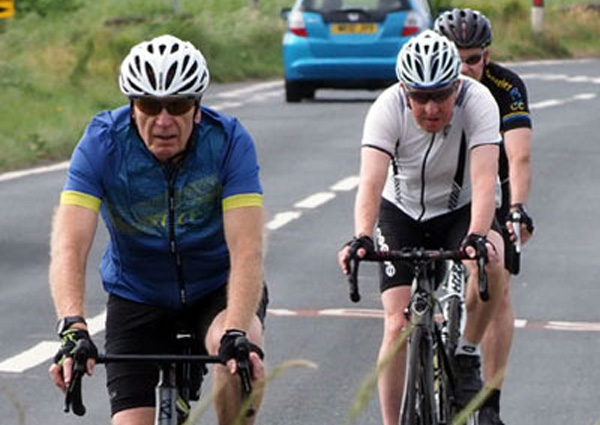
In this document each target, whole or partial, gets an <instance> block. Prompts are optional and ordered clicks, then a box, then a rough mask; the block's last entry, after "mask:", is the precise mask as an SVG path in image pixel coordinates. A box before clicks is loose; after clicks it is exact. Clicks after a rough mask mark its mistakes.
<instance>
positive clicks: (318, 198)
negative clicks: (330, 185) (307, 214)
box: [294, 192, 335, 209]
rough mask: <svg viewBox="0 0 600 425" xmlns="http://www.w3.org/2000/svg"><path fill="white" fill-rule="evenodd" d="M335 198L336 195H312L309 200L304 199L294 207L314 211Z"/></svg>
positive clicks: (319, 193) (322, 193) (327, 193)
mask: <svg viewBox="0 0 600 425" xmlns="http://www.w3.org/2000/svg"><path fill="white" fill-rule="evenodd" d="M333 198H335V193H331V192H318V193H315V194H313V195H310V196H309V197H307V198H304V199H303V200H301V201H298V202H296V203H295V204H294V207H296V208H308V209H314V208H317V207H320V206H321V205H323V204H324V203H326V202H328V201H330V200H332V199H333Z"/></svg>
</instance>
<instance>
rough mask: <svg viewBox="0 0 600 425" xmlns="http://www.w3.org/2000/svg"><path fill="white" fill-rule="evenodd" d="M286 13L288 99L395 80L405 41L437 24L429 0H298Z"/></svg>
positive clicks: (285, 65) (285, 51) (284, 61)
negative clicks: (398, 56)
mask: <svg viewBox="0 0 600 425" xmlns="http://www.w3.org/2000/svg"><path fill="white" fill-rule="evenodd" d="M283 16H284V17H285V18H286V19H287V23H288V29H287V32H286V34H285V35H284V37H283V63H284V71H285V93H286V100H287V101H288V102H299V101H301V100H302V99H304V98H307V99H311V98H314V96H315V90H316V89H318V88H325V87H327V88H357V89H377V88H381V87H384V86H386V85H389V84H391V83H393V82H394V81H396V73H395V65H396V56H397V54H398V52H399V51H400V48H401V47H402V44H403V43H405V42H406V41H407V40H408V39H409V38H410V37H412V36H413V35H415V34H417V33H419V32H420V31H422V30H424V29H426V28H429V27H430V26H431V12H430V9H429V6H428V3H427V0H297V1H296V3H295V4H294V6H293V7H292V8H291V9H284V10H283Z"/></svg>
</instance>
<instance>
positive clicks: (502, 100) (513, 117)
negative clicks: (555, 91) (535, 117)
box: [496, 74, 532, 133]
mask: <svg viewBox="0 0 600 425" xmlns="http://www.w3.org/2000/svg"><path fill="white" fill-rule="evenodd" d="M511 86H512V87H510V89H508V90H501V91H499V92H498V98H497V99H496V101H497V102H498V105H499V107H500V117H501V122H500V130H501V131H502V132H503V133H504V132H507V131H509V130H513V129H515V128H522V127H525V128H531V127H532V124H531V116H530V114H529V103H528V101H527V89H526V88H525V84H524V83H523V80H521V79H520V78H519V77H517V76H516V75H514V74H513V78H512V79H511Z"/></svg>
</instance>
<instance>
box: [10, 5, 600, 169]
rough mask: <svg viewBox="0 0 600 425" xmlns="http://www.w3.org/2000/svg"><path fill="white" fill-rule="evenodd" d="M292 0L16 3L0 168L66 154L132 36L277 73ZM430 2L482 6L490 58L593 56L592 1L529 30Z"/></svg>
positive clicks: (519, 15) (216, 69) (243, 71)
mask: <svg viewBox="0 0 600 425" xmlns="http://www.w3.org/2000/svg"><path fill="white" fill-rule="evenodd" d="M292 3H293V1H292V0H260V1H259V2H258V7H253V6H252V5H253V2H252V1H250V0H227V1H222V0H203V1H201V2H199V1H197V0H179V1H178V2H175V1H174V0H129V1H127V2H123V1H121V0H103V1H93V0H21V1H20V2H18V3H17V7H18V8H19V10H17V16H16V18H15V19H12V20H8V21H6V20H5V21H0V52H2V53H1V56H0V84H1V86H2V87H3V88H4V90H3V96H2V98H3V102H0V172H2V171H8V170H13V169H18V168H23V167H26V166H30V165H34V164H43V163H48V162H54V161H57V160H64V159H65V158H68V156H69V155H70V153H71V151H72V149H73V147H74V145H75V144H76V143H77V140H78V139H79V137H80V135H81V133H82V131H83V130H84V127H85V125H86V124H87V122H88V121H89V119H90V118H91V116H93V115H94V114H95V113H96V112H98V111H100V110H103V109H109V108H113V107H116V106H117V105H119V104H121V103H123V101H124V99H123V97H122V95H121V94H120V92H119V90H118V87H117V75H118V69H119V64H120V62H121V60H122V58H123V57H124V56H125V55H126V54H127V52H128V51H129V49H130V48H131V46H132V45H134V44H136V43H138V42H139V41H140V40H145V39H149V38H152V37H154V36H157V35H160V34H164V33H171V34H174V35H176V36H178V37H181V38H183V39H186V40H190V41H192V42H193V43H194V44H196V45H197V46H199V47H200V48H201V50H202V51H203V53H204V54H205V56H206V57H207V60H208V64H209V68H210V70H211V74H212V79H213V81H215V82H230V81H242V80H250V79H263V78H280V77H281V76H282V74H283V72H282V60H281V37H282V35H283V32H284V31H285V24H284V22H283V21H282V20H281V19H280V16H279V13H280V10H281V8H282V7H284V6H290V5H291V4H292ZM437 3H441V4H443V5H444V6H453V7H472V8H475V9H480V10H482V11H483V12H484V13H486V14H487V15H488V16H489V17H490V19H491V20H492V25H493V31H494V42H493V45H492V50H493V55H494V58H495V59H498V60H515V59H533V58H567V57H582V56H600V48H598V43H597V34H600V11H599V9H600V7H598V8H586V7H582V6H576V5H575V6H573V5H572V4H571V3H577V2H576V1H574V0H570V1H568V2H565V1H559V0H548V1H547V5H548V7H547V8H546V14H545V29H544V32H543V33H542V34H540V35H536V34H533V33H532V31H531V26H530V22H529V10H530V8H529V5H526V4H524V2H522V1H518V0H503V1H497V2H490V1H485V0H468V1H441V2H437ZM175 4H179V7H178V8H177V9H175V8H174V5H175ZM19 5H21V6H19Z"/></svg>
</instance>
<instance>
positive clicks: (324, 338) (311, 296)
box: [0, 59, 600, 425]
mask: <svg viewBox="0 0 600 425" xmlns="http://www.w3.org/2000/svg"><path fill="white" fill-rule="evenodd" d="M512 68H513V69H515V70H517V71H518V72H519V73H521V74H522V75H523V76H524V77H525V81H526V83H527V85H528V89H529V95H530V104H531V106H532V114H533V118H534V126H535V132H534V147H533V149H534V151H533V161H534V165H533V169H534V185H533V191H532V194H531V199H530V212H531V214H532V215H533V217H534V218H535V220H536V234H535V238H534V240H533V241H532V242H531V243H530V244H529V245H528V246H527V247H526V249H525V253H524V263H523V267H522V273H521V275H520V276H518V277H516V278H515V279H514V280H513V295H514V300H515V308H516V313H517V318H518V319H519V321H518V326H519V327H518V329H517V332H516V335H515V341H514V349H513V352H512V357H511V363H510V368H509V370H508V373H507V377H506V383H505V390H504V393H503V403H502V404H503V418H504V421H505V422H506V424H508V425H518V424H527V425H547V424H565V423H569V424H573V425H594V424H597V423H598V421H599V420H600V407H599V403H598V402H599V401H600V396H599V394H600V388H599V387H600V384H599V383H600V367H598V366H599V361H598V353H599V352H600V333H599V332H600V310H599V309H598V307H597V305H598V300H600V286H599V285H598V279H597V275H598V266H597V261H596V260H595V254H596V252H597V251H598V248H599V244H600V242H599V241H600V230H599V227H598V225H597V223H596V222H594V221H593V220H594V218H595V217H597V213H596V212H597V211H598V210H599V209H600V190H598V182H599V181H600V167H599V164H600V144H599V143H598V142H599V141H600V137H599V136H598V132H597V129H596V126H597V125H598V117H599V116H600V96H599V94H600V60H597V59H596V60H586V61H572V62H556V63H532V64H514V65H512ZM376 94H377V93H376V92H368V91H329V90H322V91H318V92H317V97H316V100H315V101H313V102H305V103H301V104H294V105H288V104H286V103H285V102H284V101H283V88H282V82H281V81H273V82H266V83H259V84H251V85H248V84H244V85H228V86H214V87H212V89H211V92H210V93H209V95H208V96H207V97H206V103H207V104H209V105H215V106H217V107H218V108H219V109H221V110H223V111H224V112H226V113H230V114H233V115H236V116H238V117H239V118H240V120H241V121H242V123H243V124H244V125H245V126H246V127H247V128H248V129H249V130H250V132H251V133H252V134H253V136H254V138H255V140H256V143H257V147H258V152H259V159H260V161H261V164H262V180H263V185H264V189H265V203H266V206H267V209H268V212H269V230H268V251H267V258H266V270H267V280H268V284H269V288H270V292H271V302H270V305H269V307H270V313H271V314H270V315H269V317H268V319H267V329H266V341H267V344H266V349H267V353H268V364H269V366H270V368H271V370H274V369H275V368H276V367H277V366H278V365H280V364H281V363H282V362H284V361H286V360H290V359H304V360H307V361H310V362H312V363H314V364H316V365H318V368H317V369H312V368H308V367H297V368H290V369H287V370H285V371H284V372H283V373H282V374H281V375H280V376H279V377H277V378H276V379H274V380H273V381H272V382H271V383H270V385H269V388H268V390H267V394H266V397H265V403H264V406H263V409H262V411H261V414H260V421H259V423H261V424H265V425H288V424H289V425H300V424H302V425H308V424H310V425H334V424H340V425H341V424H344V423H347V420H348V419H347V418H348V411H349V409H350V407H351V406H352V405H353V403H354V399H355V396H356V394H357V391H358V389H359V387H360V386H361V384H362V382H363V380H364V379H365V378H366V377H367V376H368V375H369V374H370V373H371V372H372V370H373V366H374V362H375V358H376V353H377V348H378V345H379V340H380V337H381V328H382V321H381V318H380V309H381V304H380V301H379V296H378V292H377V289H376V288H377V283H376V279H375V269H374V268H373V267H371V266H366V267H364V268H362V270H361V278H362V280H361V282H362V285H361V287H362V292H363V300H362V301H361V303H360V304H352V303H351V302H350V301H349V299H348V295H347V292H348V291H347V287H346V284H345V282H344V279H343V277H342V275H341V273H340V271H339V270H338V269H337V265H336V262H335V254H336V252H337V250H338V248H339V247H340V246H341V245H342V243H344V242H345V241H346V240H347V239H348V238H349V237H350V236H351V233H352V205H353V200H354V194H355V191H354V188H355V186H354V183H355V180H354V179H353V177H355V176H356V175H357V172H358V160H359V144H360V136H361V131H362V122H363V119H364V115H365V113H366V111H367V109H368V107H369V105H370V103H371V102H372V101H373V100H374V99H375V96H376ZM59 168H60V167H59ZM64 175H65V171H64V169H59V170H56V171H46V172H41V173H38V174H25V175H23V176H14V175H4V176H0V205H2V207H1V209H0V291H1V293H2V300H1V301H0V317H1V318H2V320H1V321H0V340H1V341H2V344H1V346H0V412H2V416H1V419H0V423H1V424H2V425H5V424H6V425H12V424H19V425H21V424H27V425H46V424H48V423H52V424H59V423H60V424H67V425H70V424H73V425H74V424H83V423H108V422H109V419H108V417H109V415H108V405H107V397H106V394H105V389H104V371H103V370H102V369H101V368H98V370H97V372H96V374H95V376H94V377H93V378H90V379H87V380H86V381H85V383H84V398H85V401H86V404H87V407H88V413H87V415H86V416H85V417H84V418H76V417H73V416H71V415H66V414H64V413H63V412H62V397H61V395H60V393H59V392H58V391H57V390H55V389H54V388H53V385H52V384H51V382H50V380H49V379H48V376H47V369H48V366H49V365H50V354H49V353H52V352H53V349H54V346H53V345H52V343H56V338H55V336H54V333H53V328H54V323H55V316H54V312H53V308H52V304H51V301H50V296H49V291H48V285H47V267H48V239H49V232H50V220H51V216H52V211H53V209H54V207H55V205H56V203H57V201H58V196H59V193H60V189H61V186H62V184H63V181H64ZM105 241H106V233H105V232H104V229H102V228H101V229H100V230H99V232H98V237H97V243H96V244H95V245H94V248H93V252H92V256H91V258H90V261H89V271H88V290H87V293H88V297H87V298H88V303H87V307H88V316H89V317H96V316H98V315H100V314H101V313H102V312H103V309H104V302H105V295H104V294H103V292H102V289H101V285H100V282H99V278H98V274H97V264H98V259H99V257H100V255H101V253H102V245H103V243H104V242H105ZM357 309H360V310H357ZM96 323H98V332H97V333H96V334H95V337H94V338H95V339H96V341H97V342H98V343H99V344H102V342H103V341H102V339H103V333H102V331H101V329H102V318H101V317H99V318H98V319H97V320H96ZM28 350H29V351H28ZM205 394H208V390H207V391H205ZM202 419H203V420H202V421H201V422H202V423H206V424H208V423H215V422H214V415H213V414H212V413H211V412H208V413H206V414H205V415H204V416H203V417H202ZM355 423H357V424H364V425H367V424H379V423H381V422H380V414H379V409H378V403H377V396H376V394H375V393H371V398H370V400H368V401H367V402H366V404H365V406H364V409H363V410H362V411H361V413H360V414H359V416H358V418H357V419H356V422H355Z"/></svg>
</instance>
